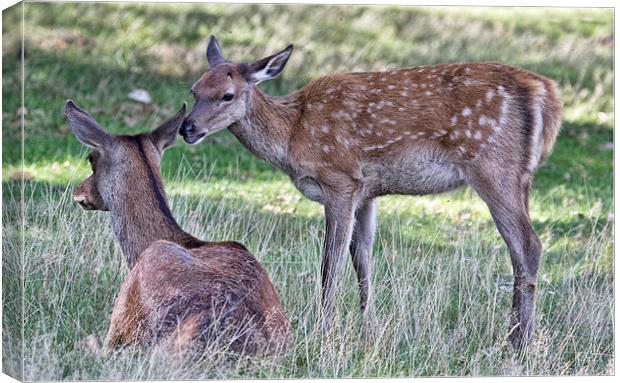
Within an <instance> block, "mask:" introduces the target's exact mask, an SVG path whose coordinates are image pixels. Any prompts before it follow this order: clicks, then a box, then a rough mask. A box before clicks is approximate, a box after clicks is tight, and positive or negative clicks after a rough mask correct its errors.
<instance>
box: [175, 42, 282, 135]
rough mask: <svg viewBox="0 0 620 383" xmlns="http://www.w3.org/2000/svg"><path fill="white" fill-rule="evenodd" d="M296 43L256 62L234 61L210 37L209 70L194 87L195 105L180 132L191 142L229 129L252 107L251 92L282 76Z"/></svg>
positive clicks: (192, 89) (192, 90)
mask: <svg viewBox="0 0 620 383" xmlns="http://www.w3.org/2000/svg"><path fill="white" fill-rule="evenodd" d="M292 52H293V46H292V45H289V46H288V47H286V49H284V50H282V51H281V52H279V53H276V54H274V55H272V56H268V57H265V58H263V59H260V60H258V61H255V62H254V63H251V64H247V63H240V64H234V63H231V62H230V61H228V60H226V59H225V58H224V57H223V56H222V50H221V48H220V45H219V43H218V42H217V39H216V38H215V36H211V38H210V39H209V46H208V48H207V61H208V62H209V70H208V71H207V72H206V73H204V74H203V75H202V76H201V77H200V79H198V81H196V82H195V83H194V84H193V85H192V87H191V92H192V94H193V95H194V99H195V102H194V106H193V108H192V110H191V112H190V113H189V115H188V116H187V118H186V119H185V121H184V122H183V126H182V127H181V135H182V136H183V138H184V139H185V142H187V143H188V144H197V143H199V142H200V141H202V139H203V138H205V137H206V136H207V135H208V134H211V133H214V132H217V131H219V130H222V129H225V128H228V127H229V126H230V125H232V124H234V123H236V122H238V121H239V120H241V119H242V118H243V117H244V116H245V115H246V113H247V111H248V109H249V102H250V91H251V90H252V88H253V87H254V86H255V85H256V84H258V83H260V82H262V81H265V80H270V79H272V78H274V77H276V76H277V75H279V74H280V73H281V72H282V70H283V69H284V66H285V65H286V62H287V61H288V59H289V57H290V55H291V53H292Z"/></svg>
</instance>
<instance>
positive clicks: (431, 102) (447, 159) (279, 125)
mask: <svg viewBox="0 0 620 383" xmlns="http://www.w3.org/2000/svg"><path fill="white" fill-rule="evenodd" d="M292 50H293V47H292V45H291V46H289V47H287V48H286V49H284V50H283V51H281V52H279V53H277V54H275V55H273V56H269V57H266V58H264V59H261V60H258V61H256V62H254V63H249V64H247V63H241V64H236V63H232V62H229V61H228V60H226V59H224V57H223V56H222V53H221V49H220V46H219V44H218V42H217V40H216V39H215V37H213V36H212V37H211V39H210V41H209V46H208V48H207V59H208V61H209V65H210V69H209V70H208V72H206V73H205V74H204V75H203V76H202V77H200V79H199V80H198V81H196V82H195V83H194V84H193V86H192V88H191V90H192V93H193V94H194V96H195V103H194V106H193V109H192V111H191V113H190V114H189V115H188V116H187V118H186V119H185V121H184V123H183V126H182V128H181V134H182V135H183V137H184V138H185V142H187V143H189V144H196V143H198V142H200V141H201V140H202V139H203V138H204V137H205V136H206V135H207V134H210V133H213V132H217V131H218V130H221V129H224V128H229V129H230V131H231V132H232V133H233V134H234V135H235V136H236V137H237V138H238V139H239V140H240V141H241V143H242V144H243V145H245V146H246V147H247V148H248V149H249V150H250V151H251V152H252V153H254V154H255V155H256V156H258V157H260V158H262V159H264V160H267V161H269V162H271V163H272V164H274V165H276V166H277V167H278V168H280V169H281V170H283V171H284V172H285V173H287V174H288V175H289V177H290V178H291V179H292V181H293V183H294V184H295V186H296V187H297V188H298V189H299V190H300V191H301V193H302V194H304V195H305V196H306V197H308V198H309V199H311V200H313V201H317V202H320V203H321V204H323V205H324V207H325V226H326V232H325V240H324V248H323V258H322V265H321V271H322V288H323V297H322V298H323V314H324V324H325V325H326V326H329V325H330V322H331V320H332V311H333V300H334V296H335V288H336V286H337V279H338V278H339V277H340V275H341V274H342V270H343V264H344V259H345V252H346V250H347V248H348V249H349V250H350V252H351V256H352V260H353V265H354V267H355V270H356V272H357V277H358V282H359V288H360V296H361V309H362V313H363V315H364V317H365V319H366V320H368V321H371V322H372V321H373V307H372V302H373V299H372V296H373V292H372V287H371V281H370V277H371V260H370V258H371V252H372V245H373V236H374V232H375V202H374V201H375V198H376V197H379V196H382V195H386V194H410V195H424V194H435V193H441V192H446V191H449V190H452V189H455V188H457V187H459V186H461V185H464V184H469V185H470V186H472V187H473V188H474V189H475V190H476V191H477V192H478V194H479V195H480V197H481V198H482V199H483V200H484V201H485V202H486V204H487V205H488V207H489V209H490V211H491V215H492V217H493V220H494V221H495V224H496V226H497V229H498V230H499V232H500V234H501V235H502V237H503V238H504V240H505V241H506V243H507V245H508V248H509V250H510V256H511V259H512V265H513V271H514V297H513V309H512V316H511V329H512V330H511V333H510V340H511V341H512V343H513V345H514V346H516V347H521V346H522V345H523V344H524V343H525V342H527V340H528V339H529V338H530V335H531V332H532V328H533V319H532V318H533V312H534V290H535V287H536V275H537V271H538V266H539V260H540V256H541V252H542V248H541V243H540V241H539V239H538V237H537V236H536V233H535V232H534V229H533V228H532V224H531V221H530V217H529V208H528V194H529V191H530V187H531V182H532V177H533V174H534V171H535V170H536V168H537V167H538V166H539V164H540V163H541V161H543V160H544V159H545V158H546V157H548V156H549V154H550V153H551V150H552V148H553V145H554V142H555V138H556V136H557V134H558V132H559V129H560V124H561V101H560V97H559V93H558V89H557V86H556V85H555V83H554V82H553V81H551V80H549V79H547V78H544V77H541V76H538V75H536V74H533V73H530V72H527V71H525V70H522V69H519V68H515V67H511V66H507V65H503V64H499V63H464V64H446V65H434V66H424V67H419V68H410V69H399V70H392V71H389V72H373V73H347V74H335V75H329V76H325V77H321V78H319V79H316V80H314V81H312V82H310V83H309V84H308V85H307V86H305V87H304V88H303V89H301V90H299V91H296V92H293V93H292V94H290V95H288V96H285V97H270V96H268V95H265V94H264V93H262V92H261V91H260V90H259V88H258V87H257V86H256V84H258V83H259V82H261V81H265V80H269V79H272V78H274V77H275V76H277V75H278V74H279V73H280V72H282V70H283V69H284V66H285V64H286V62H287V60H288V59H289V56H290V54H291V52H292Z"/></svg>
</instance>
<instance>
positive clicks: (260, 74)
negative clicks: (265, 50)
mask: <svg viewBox="0 0 620 383" xmlns="http://www.w3.org/2000/svg"><path fill="white" fill-rule="evenodd" d="M291 53H293V44H291V45H289V46H288V47H286V48H285V49H284V50H283V51H281V52H278V53H276V54H275V55H273V56H269V57H265V58H264V59H261V60H258V61H256V62H254V63H252V64H250V79H251V80H252V81H254V83H255V84H258V83H259V82H262V81H265V80H271V79H272V78H274V77H276V76H277V75H279V74H280V72H282V70H283V69H284V66H285V65H286V62H287V61H288V58H289V57H290V56H291Z"/></svg>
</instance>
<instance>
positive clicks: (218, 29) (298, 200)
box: [2, 3, 615, 380]
mask: <svg viewBox="0 0 620 383" xmlns="http://www.w3.org/2000/svg"><path fill="white" fill-rule="evenodd" d="M20 22H21V8H20V7H13V8H11V9H9V10H7V11H5V12H4V13H3V52H2V54H3V68H2V71H3V87H2V92H3V105H2V109H3V115H2V119H3V130H2V142H3V147H2V149H3V151H2V153H3V154H2V160H3V166H2V188H3V205H2V207H3V216H2V224H3V245H2V246H3V282H2V283H3V302H4V309H3V348H4V352H3V359H4V360H3V368H4V371H5V372H8V373H11V374H13V375H19V374H20V370H21V365H20V363H19V362H18V359H19V358H20V357H22V356H23V358H24V366H25V370H24V378H25V379H28V380H57V379H71V380H75V379H107V380H114V379H157V378H175V379H184V378H237V377H245V378H250V377H258V378H266V377H272V378H275V377H298V378H301V377H350V376H354V377H360V376H365V377H374V376H377V377H388V376H389V377H401V376H447V375H449V376H461V375H467V376H472V375H476V376H477V375H524V374H528V375H564V374H588V375H593V374H612V373H613V372H614V371H613V365H614V356H613V355H614V351H615V350H614V348H613V319H614V318H613V278H614V275H613V233H612V228H613V224H614V223H613V210H612V209H613V198H612V192H613V187H612V174H613V170H612V157H613V151H611V150H609V149H608V148H607V147H606V146H605V145H606V144H609V143H611V142H612V140H613V124H614V115H613V96H612V85H613V50H612V48H613V22H614V20H613V11H612V10H605V9H597V10H595V9H590V10H589V9H558V8H549V9H544V8H498V7H494V8H475V7H465V8H451V7H437V8H432V7H425V8H412V7H327V6H302V5H293V6H279V5H243V6H234V5H221V4H220V5H215V4H213V5H208V4H176V5H168V4H148V5H146V4H145V5H139V4H122V3H118V4H114V3H110V4H86V3H83V4H44V3H27V4H26V6H25V31H26V40H25V42H26V54H27V58H26V61H25V75H26V83H25V85H26V86H25V89H26V93H25V107H26V109H27V111H26V113H25V114H24V121H25V126H24V131H23V138H24V140H25V142H24V143H25V151H24V153H23V154H24V163H23V167H24V170H25V172H26V176H25V177H24V178H25V179H24V180H23V189H22V187H21V186H22V180H21V177H20V173H19V169H20V167H21V165H22V164H21V161H20V158H21V149H20V148H21V145H20V144H21V139H22V131H21V115H20V110H19V108H20V107H21V95H20V88H21V82H20V81H21V72H20V71H21V63H20V60H19V59H18V52H19V46H20V43H21V35H20V33H19V31H20V27H21V24H20ZM211 33H215V34H216V35H217V36H218V38H219V40H220V42H221V44H222V46H223V49H224V52H225V53H226V54H227V55H228V56H229V57H230V58H231V59H233V60H251V59H254V58H258V57H262V56H264V55H267V54H270V53H273V52H275V51H276V50H278V49H281V48H283V47H285V46H286V45H287V44H288V43H294V44H295V51H294V53H293V56H292V58H291V60H290V61H289V64H288V67H287V69H286V70H285V72H284V73H283V75H282V76H280V77H279V78H278V79H276V80H274V81H271V82H268V83H265V84H263V85H261V87H262V88H263V89H264V90H265V91H266V92H267V93H269V94H273V95H279V94H285V93H287V92H290V91H292V90H294V89H298V88H299V87H301V86H303V85H304V84H305V83H307V82H308V81H309V80H310V79H312V78H315V77H317V76H319V75H322V74H327V73H334V72H341V71H354V70H383V69H387V68H395V67H400V66H417V65H423V64H432V63H440V62H459V61H470V60H472V61H473V60H476V61H478V60H497V61H502V62H506V63H510V64H513V65H518V66H522V67H524V68H527V69H530V70H533V71H536V72H538V73H540V74H543V75H546V76H549V77H551V78H554V79H555V80H557V81H558V82H559V84H560V88H561V90H562V94H563V100H564V103H565V113H564V121H563V130H562V133H561V134H560V136H559V138H558V141H557V144H556V147H555V151H554V153H553V155H552V156H551V158H550V159H549V160H548V162H547V164H546V165H545V166H544V167H542V168H541V169H540V171H539V172H538V174H537V176H536V179H535V184H534V190H533V192H532V195H531V210H532V220H533V222H534V225H535V228H536V230H537V232H538V233H539V236H540V238H541V241H542V242H543V246H544V248H545V254H544V258H543V262H542V265H541V269H540V274H539V276H540V282H539V288H538V296H537V307H538V308H537V321H538V324H539V325H538V329H537V332H536V334H535V338H534V343H533V345H532V346H531V347H530V349H529V350H526V351H525V352H523V353H516V352H515V351H513V350H512V349H511V348H510V347H508V345H507V344H506V342H505V341H504V338H505V336H506V333H507V330H508V314H509V310H510V301H511V286H510V283H511V280H512V272H511V267H510V260H509V256H508V251H507V249H506V246H505V244H504V242H503V241H502V240H501V238H500V236H499V234H498V233H497V231H496V229H495V227H494V225H493V223H492V221H491V218H490V215H489V213H488V210H487V209H486V206H485V205H484V204H483V203H482V202H481V200H480V199H479V198H478V197H477V196H476V195H475V193H473V192H472V191H471V190H469V189H463V190H459V191H457V192H454V193H450V194H445V195H439V196H427V197H401V196H390V197H385V198H381V199H380V200H379V216H378V220H379V230H378V235H377V240H376V244H375V248H374V250H375V256H374V283H375V288H376V294H377V297H376V299H377V302H376V303H377V311H378V317H379V320H380V323H382V324H383V327H382V334H381V336H380V337H379V338H378V339H377V340H376V341H370V340H368V339H365V338H364V336H363V334H362V333H361V331H359V328H360V327H359V325H360V323H359V315H358V312H357V300H358V298H357V291H356V290H357V289H356V283H355V278H354V276H353V273H352V271H351V267H350V266H349V265H347V268H346V275H345V276H344V278H343V281H342V286H343V289H342V293H343V295H342V296H340V297H339V299H338V305H337V310H336V313H337V314H336V322H335V323H336V326H335V328H334V331H333V332H332V333H331V334H328V335H327V336H324V337H322V336H320V334H318V333H317V332H316V330H317V329H316V328H315V327H316V326H315V323H316V316H317V307H318V306H317V305H318V302H317V299H316V297H317V296H318V295H319V292H320V287H319V286H320V280H319V264H320V247H321V237H322V232H323V220H322V209H321V207H320V206H319V205H318V204H315V203H312V202H310V201H308V200H306V199H305V198H304V197H303V196H301V194H300V193H299V192H297V191H296V190H295V189H294V188H293V186H292V184H291V183H290V181H289V180H288V179H287V178H286V176H285V175H283V174H282V173H280V172H278V171H276V170H275V169H274V168H273V167H272V166H270V165H269V164H267V163H265V162H262V161H260V160H258V159H256V158H254V157H253V156H252V155H251V154H250V153H249V152H248V151H247V150H246V149H244V148H243V147H242V146H241V144H239V143H238V142H237V141H236V139H235V138H234V137H233V136H232V135H231V134H230V133H229V132H227V131H223V132H220V133H217V134H215V135H214V136H213V137H210V138H209V139H208V140H207V141H206V142H205V143H203V144H202V145H199V146H195V147H189V146H187V145H185V144H183V143H182V142H179V143H177V144H176V145H175V146H174V147H173V148H171V149H169V150H168V151H167V152H166V155H165V157H164V159H163V163H162V171H163V173H164V178H165V180H166V188H167V192H168V195H169V197H170V199H171V204H172V208H173V212H174V214H175V216H176V217H177V218H178V220H179V222H180V223H181V225H182V226H183V227H184V228H186V229H187V230H188V231H190V232H191V233H193V234H195V235H197V236H199V237H201V238H204V239H208V240H225V239H226V240H236V241H239V242H242V243H244V244H245V245H246V246H247V247H248V248H249V249H251V250H252V252H253V253H254V254H255V255H256V257H257V258H258V259H259V260H260V261H261V263H262V264H263V265H264V266H265V268H266V269H267V271H268V272H269V274H270V276H271V279H272V281H273V283H274V285H275V287H276V289H277V291H278V293H279V295H280V298H281V300H282V302H283V305H284V307H285V310H286V312H287V313H288V314H289V316H290V318H291V320H292V321H293V325H294V327H295V332H296V340H295V345H294V347H293V348H292V350H291V352H290V353H289V354H288V355H286V356H285V357H283V358H281V359H277V360H273V359H269V358H255V359H242V360H239V361H236V362H229V363H222V362H221V360H220V358H221V353H218V352H211V353H209V354H208V355H206V357H205V358H204V360H202V361H201V362H200V363H197V364H193V365H188V364H187V363H184V361H178V360H172V359H171V358H170V357H166V356H165V355H164V354H163V353H162V352H161V350H146V351H142V352H141V351H137V350H126V351H123V352H120V353H118V354H116V355H114V356H113V357H111V358H107V359H94V358H92V357H90V356H88V355H86V354H84V352H82V351H80V350H79V349H77V348H76V347H75V343H76V342H78V341H79V340H80V339H82V338H84V337H85V336H87V335H89V334H93V333H97V334H103V333H104V332H105V330H106V329H107V324H108V318H109V315H110V313H111V309H112V304H113V301H114V298H115V296H116V292H117V291H118V287H119V285H120V283H121V282H122V280H123V278H124V276H125V275H126V272H127V271H126V266H125V265H124V262H123V260H122V256H121V254H120V250H119V248H118V246H117V245H116V243H115V241H114V238H113V236H112V233H111V231H110V229H109V227H108V217H107V215H106V213H103V212H96V213H94V212H85V211H82V210H80V209H79V208H77V207H76V206H74V205H73V203H72V201H71V193H72V191H73V189H74V187H75V186H76V185H77V183H78V182H80V181H81V180H82V179H83V178H84V177H86V176H87V175H88V174H89V167H88V163H87V162H86V160H85V153H86V149H84V148H83V147H82V146H81V145H80V144H79V143H78V142H77V140H76V139H75V138H74V137H73V136H72V134H71V132H70V131H69V129H68V126H67V123H66V120H65V117H64V115H63V108H64V101H65V100H66V99H67V98H72V99H74V100H75V101H76V102H77V103H78V104H79V105H80V106H82V107H84V108H85V109H87V110H88V111H90V112H91V113H92V114H93V115H94V116H95V117H96V118H97V120H98V121H99V122H100V123H101V124H102V125H103V126H105V127H106V128H107V129H108V130H110V131H112V132H114V133H135V132H140V131H143V130H146V129H150V128H152V127H154V126H155V125H156V124H157V123H159V122H161V121H163V119H165V118H166V117H168V116H169V115H171V114H173V113H174V111H176V110H177V109H178V108H179V107H180V105H181V103H182V102H183V101H190V99H191V96H190V95H189V93H188V89H189V85H190V84H191V83H192V82H193V81H194V80H195V79H196V78H197V77H198V76H199V75H200V74H201V73H202V71H204V70H205V68H206V62H205V58H204V51H205V48H206V41H207V38H208V36H209V34H211ZM135 88H145V89H147V90H148V91H149V92H150V94H151V96H152V97H153V100H154V102H153V107H152V109H151V110H144V109H143V108H141V107H140V106H138V105H136V104H134V103H132V102H131V101H129V100H128V99H127V93H129V92H130V91H131V90H132V89H135ZM22 192H23V194H24V209H23V210H22V209H20V206H21V204H20V201H21V193H22ZM22 219H23V220H24V229H25V230H24V231H23V233H20V230H19V229H20V226H19V224H20V222H21V221H22ZM22 234H23V238H24V242H23V243H21V235H22ZM22 245H23V248H24V254H23V255H24V258H23V263H22V259H21V256H20V254H21V253H20V251H21V246H22ZM22 270H23V272H24V276H25V279H24V280H23V283H24V291H23V293H24V297H23V298H24V301H23V302H24V307H23V309H24V313H25V318H24V328H23V330H24V338H23V341H24V346H25V347H24V349H23V350H21V347H20V346H21V345H20V343H21V338H20V337H21V334H20V331H21V330H20V324H21V319H20V315H21V309H22V307H21V300H20V295H19V294H20V283H21V280H20V274H21V273H20V272H21V271H22Z"/></svg>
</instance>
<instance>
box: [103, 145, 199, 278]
mask: <svg viewBox="0 0 620 383" xmlns="http://www.w3.org/2000/svg"><path fill="white" fill-rule="evenodd" d="M147 140H148V138H145V137H140V136H136V137H130V141H131V143H132V144H133V145H134V146H135V152H136V153H137V158H136V159H134V161H132V164H131V165H130V171H129V172H128V173H126V174H125V175H124V177H122V181H121V183H120V184H119V189H120V190H122V191H123V193H122V194H121V195H119V197H120V198H118V199H117V200H116V201H115V203H113V204H112V206H110V214H111V220H112V227H113V230H114V233H115V235H116V238H117V240H118V241H119V243H120V246H121V249H122V251H123V253H124V254H125V257H126V259H127V263H128V265H129V268H130V269H131V268H132V267H133V265H134V264H135V263H136V261H137V260H138V258H139V256H140V254H141V253H142V252H143V251H144V250H145V249H146V248H148V247H149V246H150V245H151V244H152V243H153V242H155V241H158V240H168V241H171V242H175V243H178V244H179V245H182V246H185V247H196V246H199V245H200V244H202V243H203V242H202V241H200V240H198V239H196V238H194V237H193V236H192V235H190V234H188V233H186V232H185V231H183V229H181V227H180V226H179V224H178V223H177V222H176V220H175V219H174V217H173V216H172V213H171V211H170V208H169V206H168V202H167V200H166V194H165V192H164V188H163V182H162V180H161V174H160V172H159V169H158V167H157V165H156V163H155V162H154V161H153V160H152V159H149V156H148V154H147V151H148V150H149V148H148V146H147V145H148V143H146V142H145V141H147ZM151 150H153V149H151ZM151 158H152V157H151Z"/></svg>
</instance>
